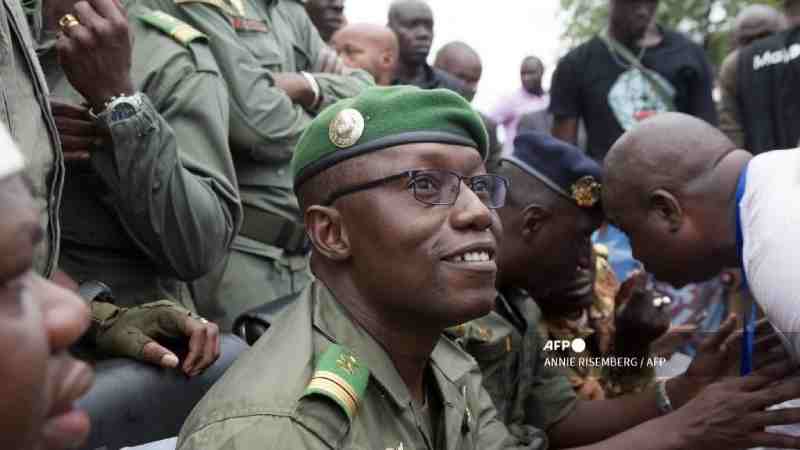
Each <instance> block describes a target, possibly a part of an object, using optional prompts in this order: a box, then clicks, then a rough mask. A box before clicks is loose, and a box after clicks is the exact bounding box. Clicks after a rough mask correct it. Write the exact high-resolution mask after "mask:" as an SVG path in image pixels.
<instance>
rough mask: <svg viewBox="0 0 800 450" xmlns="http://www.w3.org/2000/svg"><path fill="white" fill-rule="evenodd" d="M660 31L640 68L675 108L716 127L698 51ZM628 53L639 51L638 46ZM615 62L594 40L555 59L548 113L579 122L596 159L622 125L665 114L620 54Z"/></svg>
mask: <svg viewBox="0 0 800 450" xmlns="http://www.w3.org/2000/svg"><path fill="white" fill-rule="evenodd" d="M661 33H662V35H663V39H662V41H661V43H660V44H659V45H657V46H655V47H651V48H648V49H647V50H646V51H645V52H644V56H643V57H642V59H641V62H642V64H643V65H644V67H646V68H648V69H651V70H652V71H653V72H655V73H657V74H658V75H659V76H660V77H661V79H662V80H663V82H664V83H665V86H668V87H671V88H672V89H674V91H675V96H674V105H675V108H676V110H678V111H680V112H684V113H687V114H691V115H693V116H696V117H699V118H701V119H703V120H705V121H707V122H709V123H711V124H713V125H716V124H717V111H716V108H715V106H714V101H713V99H712V97H711V89H712V75H711V68H710V66H709V64H708V61H707V60H706V57H705V53H704V52H703V49H702V48H701V47H700V46H698V45H696V44H694V43H693V42H691V41H690V40H689V39H687V38H686V37H684V36H683V35H681V34H679V33H676V32H672V31H668V30H663V29H662V30H661ZM630 50H631V52H632V53H633V54H634V55H639V53H640V49H638V48H633V49H630ZM617 59H618V60H619V62H618V61H617V60H615V59H614V56H613V55H612V54H611V52H610V51H609V49H608V46H607V45H606V44H605V42H603V40H602V39H600V38H599V37H595V38H593V39H591V40H590V41H588V42H586V43H584V44H582V45H580V46H578V47H577V48H575V49H574V50H572V51H570V52H569V53H568V54H567V55H566V56H564V57H563V58H562V59H561V61H560V62H559V64H558V67H557V68H556V72H555V74H554V75H553V82H552V86H551V89H550V111H551V112H552V113H553V115H554V116H556V117H573V118H582V119H583V120H584V122H585V123H586V131H587V134H588V152H589V154H590V155H591V156H592V157H594V158H595V159H597V160H602V159H603V157H604V156H605V154H606V153H607V152H608V149H609V148H610V147H611V145H612V144H613V143H614V141H616V140H617V138H619V136H620V135H622V133H623V132H624V131H625V130H626V127H630V126H632V125H634V124H635V123H636V122H637V121H638V120H642V119H644V118H646V117H649V116H651V115H652V114H655V113H657V112H660V111H665V110H666V107H665V105H660V104H659V103H661V102H662V100H661V99H659V98H658V96H657V95H655V93H654V92H652V89H653V87H652V85H651V83H649V82H648V81H647V79H646V78H644V77H642V76H637V75H636V74H634V73H633V71H630V69H629V67H628V66H629V64H628V63H627V62H626V60H625V59H624V58H623V57H622V56H620V55H617ZM620 62H621V63H622V64H620ZM645 84H646V86H645ZM648 92H649V93H650V95H646V94H647V93H648ZM618 117H621V118H622V123H621V122H620V118H618Z"/></svg>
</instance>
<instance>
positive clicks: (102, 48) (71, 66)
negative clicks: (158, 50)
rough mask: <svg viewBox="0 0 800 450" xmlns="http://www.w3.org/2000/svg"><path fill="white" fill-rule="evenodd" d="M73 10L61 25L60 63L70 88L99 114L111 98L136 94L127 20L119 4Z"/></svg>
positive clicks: (100, 1)
mask: <svg viewBox="0 0 800 450" xmlns="http://www.w3.org/2000/svg"><path fill="white" fill-rule="evenodd" d="M73 8H74V9H73V13H72V16H70V15H69V14H67V15H65V16H64V17H62V20H61V21H60V24H59V25H60V26H61V33H60V34H59V37H58V41H57V43H56V49H57V50H58V60H59V63H60V64H61V67H62V69H63V70H64V74H66V76H67V79H68V80H69V82H70V84H72V86H73V87H74V88H75V89H76V90H77V91H78V92H79V93H80V94H81V95H83V97H84V98H86V100H87V101H88V102H89V104H90V105H91V106H92V109H93V110H94V111H95V112H100V111H102V110H103V109H104V107H105V102H106V101H108V100H109V99H110V98H111V97H114V96H118V95H130V94H133V91H134V89H133V82H132V81H131V77H130V71H131V52H132V47H133V42H132V41H133V39H132V36H131V34H130V31H129V29H128V19H127V17H126V13H125V9H124V8H123V7H122V5H121V4H120V3H119V2H118V1H117V0H81V1H79V2H77V3H75V6H74V7H73ZM75 19H77V21H76V20H75Z"/></svg>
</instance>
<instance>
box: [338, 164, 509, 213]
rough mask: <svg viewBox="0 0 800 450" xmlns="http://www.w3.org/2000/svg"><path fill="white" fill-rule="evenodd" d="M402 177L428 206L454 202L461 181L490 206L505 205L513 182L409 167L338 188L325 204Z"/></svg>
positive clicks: (501, 178) (499, 206) (503, 178)
mask: <svg viewBox="0 0 800 450" xmlns="http://www.w3.org/2000/svg"><path fill="white" fill-rule="evenodd" d="M402 178H408V180H409V181H408V185H407V189H409V190H411V191H412V193H413V194H414V198H415V199H416V200H417V201H419V202H421V203H424V204H426V205H448V206H452V205H454V204H455V203H456V200H457V199H458V194H459V193H460V192H461V182H462V181H463V182H464V184H466V185H467V186H469V188H470V189H472V192H474V193H475V195H477V196H478V198H479V199H480V200H481V202H483V204H484V205H486V207H487V208H489V209H497V208H502V207H503V205H505V203H506V194H507V193H508V185H509V182H508V179H507V178H505V177H501V176H500V175H494V174H483V175H475V176H471V177H464V176H461V175H459V174H457V173H455V172H453V171H450V170H435V169H432V170H408V171H405V172H402V173H398V174H397V175H391V176H388V177H385V178H380V179H377V180H374V181H369V182H366V183H363V184H357V185H355V186H351V187H347V188H344V189H340V190H337V191H335V192H333V193H332V194H331V195H330V196H329V197H328V199H327V200H326V201H325V205H326V206H330V205H332V204H333V202H335V201H336V200H337V199H339V198H340V197H344V196H345V195H350V194H353V193H355V192H359V191H364V190H367V189H372V188H374V187H378V186H381V185H383V184H386V183H390V182H392V181H395V180H399V179H402Z"/></svg>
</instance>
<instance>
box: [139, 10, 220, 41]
mask: <svg viewBox="0 0 800 450" xmlns="http://www.w3.org/2000/svg"><path fill="white" fill-rule="evenodd" d="M139 19H141V20H143V21H144V22H146V23H149V24H150V25H152V26H154V27H156V28H158V29H159V30H161V31H163V32H164V33H167V34H168V35H170V36H171V37H172V38H173V39H175V40H176V41H178V42H180V43H181V44H183V45H188V44H189V42H192V41H193V40H195V39H197V38H200V37H205V35H204V34H203V33H201V32H199V31H197V30H196V29H194V28H192V27H191V26H189V24H187V23H186V22H182V21H180V20H178V19H176V18H174V17H172V16H170V15H169V14H166V13H164V12H161V11H147V12H145V13H143V14H141V15H139Z"/></svg>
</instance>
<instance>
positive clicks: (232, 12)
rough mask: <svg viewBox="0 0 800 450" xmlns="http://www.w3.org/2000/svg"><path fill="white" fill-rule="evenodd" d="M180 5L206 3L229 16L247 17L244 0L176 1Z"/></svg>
mask: <svg viewBox="0 0 800 450" xmlns="http://www.w3.org/2000/svg"><path fill="white" fill-rule="evenodd" d="M175 3H177V4H178V5H181V4H185V3H205V4H206V5H211V6H214V7H216V8H219V9H221V10H222V12H224V13H225V14H226V15H228V16H235V17H242V16H244V15H245V10H244V2H243V1H242V0H175Z"/></svg>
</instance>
